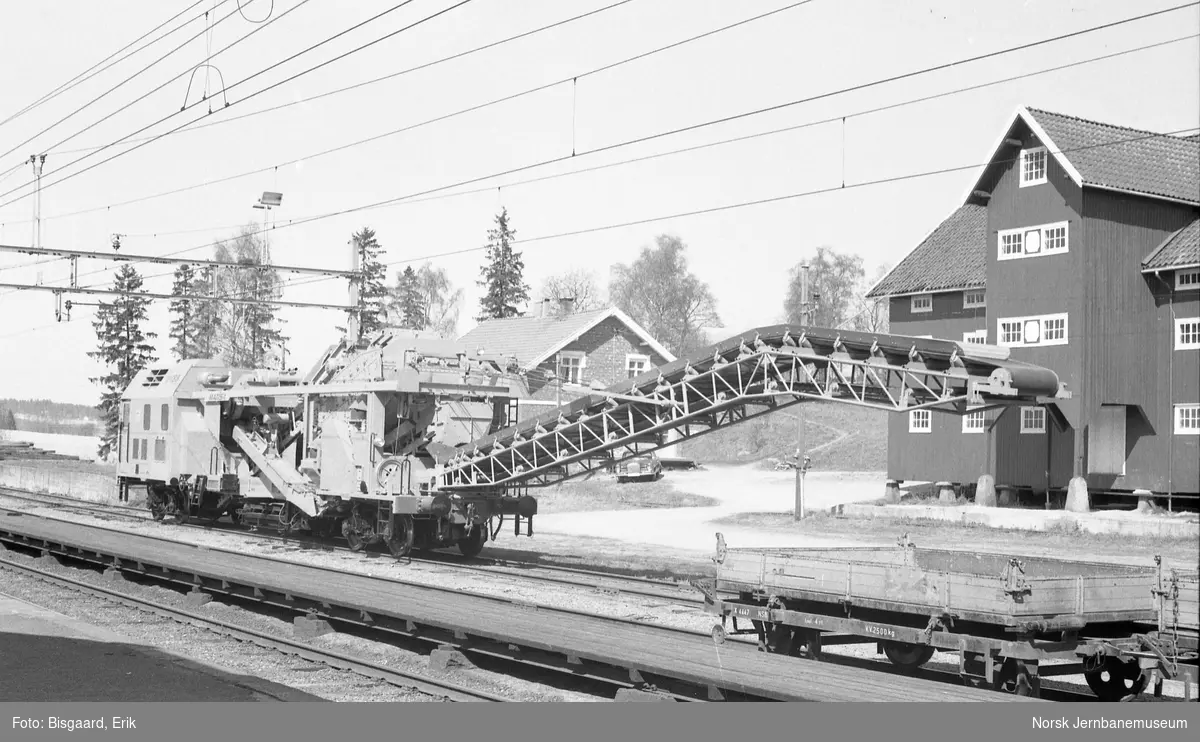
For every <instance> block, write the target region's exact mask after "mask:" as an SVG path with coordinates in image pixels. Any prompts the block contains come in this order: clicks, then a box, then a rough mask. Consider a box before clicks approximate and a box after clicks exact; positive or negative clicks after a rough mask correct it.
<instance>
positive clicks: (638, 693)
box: [615, 688, 675, 703]
mask: <svg viewBox="0 0 1200 742" xmlns="http://www.w3.org/2000/svg"><path fill="white" fill-rule="evenodd" d="M615 700H617V701H621V702H632V703H656V702H657V703H661V702H663V701H666V702H668V703H674V702H675V699H674V698H671V697H670V696H664V695H663V694H661V693H651V692H649V691H644V690H637V689H635V688H622V689H620V690H619V691H617V697H616V699H615Z"/></svg>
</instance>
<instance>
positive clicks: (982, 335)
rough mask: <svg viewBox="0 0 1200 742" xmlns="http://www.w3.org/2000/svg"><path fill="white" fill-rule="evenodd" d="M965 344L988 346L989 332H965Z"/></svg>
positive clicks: (984, 330)
mask: <svg viewBox="0 0 1200 742" xmlns="http://www.w3.org/2000/svg"><path fill="white" fill-rule="evenodd" d="M963 342H964V343H966V344H968V345H987V330H986V329H983V330H975V331H974V332H964V333H963Z"/></svg>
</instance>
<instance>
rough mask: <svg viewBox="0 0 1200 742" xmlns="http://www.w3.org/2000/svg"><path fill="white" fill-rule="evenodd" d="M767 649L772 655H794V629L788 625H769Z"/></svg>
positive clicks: (767, 628)
mask: <svg viewBox="0 0 1200 742" xmlns="http://www.w3.org/2000/svg"><path fill="white" fill-rule="evenodd" d="M766 649H767V651H768V652H769V653H771V654H791V653H792V627H791V626H788V625H787V624H782V623H776V624H768V625H767V627H766Z"/></svg>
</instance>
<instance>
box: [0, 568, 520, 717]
mask: <svg viewBox="0 0 1200 742" xmlns="http://www.w3.org/2000/svg"><path fill="white" fill-rule="evenodd" d="M0 569H3V570H8V571H10V572H16V573H18V574H23V575H27V576H30V577H34V578H36V579H38V580H41V581H43V582H47V583H50V584H54V585H58V586H61V587H65V588H69V589H71V590H73V591H76V592H79V593H84V594H87V595H90V596H93V597H96V598H100V599H102V600H105V601H108V602H110V603H118V604H120V605H124V606H127V607H130V608H136V609H137V610H140V611H145V612H147V613H152V614H154V615H156V616H160V617H162V618H167V619H170V620H173V621H177V622H179V623H184V624H188V625H191V626H195V627H197V628H201V629H205V630H207V631H211V632H213V633H216V634H220V635H222V636H227V637H230V638H233V639H236V640H238V641H240V642H247V643H251V644H254V645H257V646H259V647H263V648H265V649H271V650H275V651H277V652H280V653H281V654H285V655H289V656H295V657H300V658H301V659H305V660H308V661H310V662H316V663H320V664H323V665H327V666H329V667H332V668H336V669H338V670H345V671H348V672H352V673H355V674H357V675H361V676H363V677H366V678H371V679H373V680H382V681H384V682H387V683H391V684H392V685H395V686H398V687H401V688H409V689H412V690H417V691H420V692H421V693H425V694H428V695H429V696H431V698H433V699H438V698H440V699H444V700H447V701H458V702H472V701H486V702H506V701H509V700H510V699H508V698H505V697H503V696H498V695H495V694H492V693H486V692H483V691H478V690H474V689H471V688H467V687H464V686H461V685H457V684H455V683H451V682H448V681H445V680H441V679H439V678H435V677H431V676H428V675H420V674H417V673H409V672H404V671H402V670H397V669H395V668H390V667H385V666H383V665H378V664H375V663H372V662H368V661H366V660H363V659H359V658H357V657H353V656H351V655H349V654H344V653H341V652H335V651H331V650H328V649H321V648H319V647H313V646H310V645H306V644H301V643H299V642H295V641H291V640H289V639H286V638H284V637H280V636H271V635H268V634H264V633H262V632H260V631H255V630H253V629H249V628H246V627H242V626H236V625H234V624H231V623H228V622H226V621H221V620H219V619H215V618H211V617H207V616H202V615H200V614H198V613H193V612H191V611H186V610H183V609H180V608H176V607H173V606H169V605H165V604H163V603H158V602H155V601H152V600H147V599H145V598H139V597H136V596H133V595H129V594H127V593H121V592H117V591H115V590H109V589H106V588H103V587H98V586H96V585H89V584H87V583H85V582H81V581H79V580H74V579H71V578H70V577H65V576H63V575H57V574H54V573H52V572H47V571H45V570H41V569H37V568H36V567H32V566H29V565H27V564H21V563H20V562H16V561H14V560H12V559H9V558H7V557H5V556H2V555H0Z"/></svg>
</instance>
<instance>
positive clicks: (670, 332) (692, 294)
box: [608, 235, 721, 356]
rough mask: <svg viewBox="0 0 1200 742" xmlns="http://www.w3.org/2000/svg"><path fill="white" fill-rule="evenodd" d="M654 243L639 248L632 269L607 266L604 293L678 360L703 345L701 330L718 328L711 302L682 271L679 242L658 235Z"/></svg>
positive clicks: (684, 258) (704, 289)
mask: <svg viewBox="0 0 1200 742" xmlns="http://www.w3.org/2000/svg"><path fill="white" fill-rule="evenodd" d="M655 243H656V247H653V248H651V247H644V248H642V252H641V254H640V255H639V256H638V258H637V260H635V261H634V262H633V264H632V265H623V264H617V265H614V266H613V268H612V280H611V282H610V283H609V288H608V294H609V296H610V297H611V301H612V303H613V305H615V306H616V307H617V308H618V309H620V310H621V311H623V312H625V313H626V314H628V315H629V316H630V317H632V318H633V319H634V320H635V321H636V322H637V323H638V324H640V325H641V326H642V327H643V328H645V330H646V331H647V332H649V333H650V335H651V336H652V337H654V338H655V339H657V340H658V341H659V342H660V343H662V344H663V345H665V346H667V348H668V349H670V351H671V352H672V353H674V354H675V355H676V356H682V355H684V354H686V353H688V352H689V351H692V350H695V349H696V348H700V347H703V346H704V345H705V343H706V342H707V339H706V337H705V334H704V328H706V327H720V326H721V318H720V317H719V316H718V315H717V300H716V299H715V298H714V297H713V295H712V291H711V290H710V289H709V287H708V284H706V283H703V282H702V281H701V280H700V279H699V278H697V277H696V276H694V275H693V274H692V273H690V272H689V271H688V268H687V256H686V254H685V253H686V252H687V246H686V245H684V243H683V240H681V239H679V238H678V237H675V236H672V235H659V236H658V237H656V238H655Z"/></svg>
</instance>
